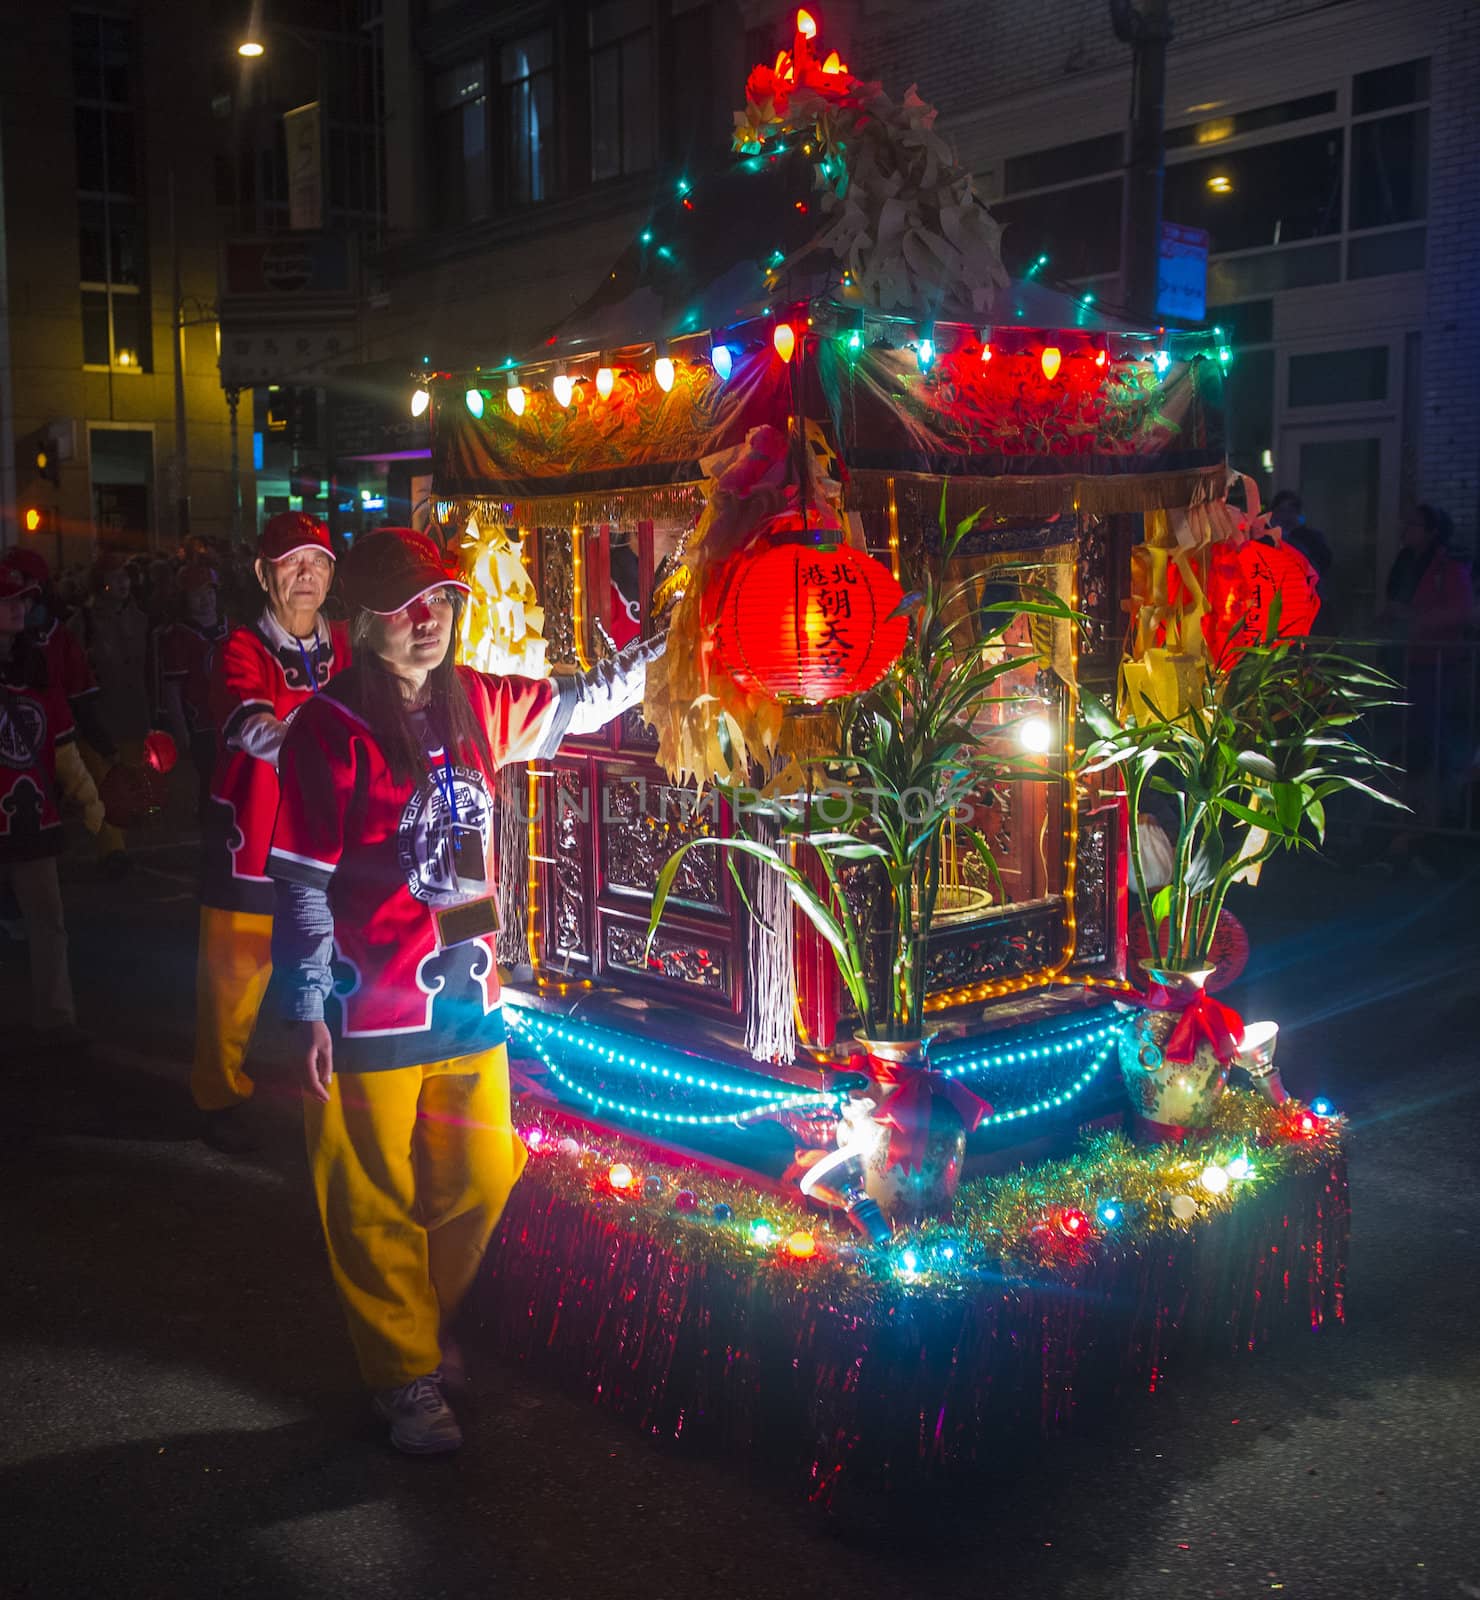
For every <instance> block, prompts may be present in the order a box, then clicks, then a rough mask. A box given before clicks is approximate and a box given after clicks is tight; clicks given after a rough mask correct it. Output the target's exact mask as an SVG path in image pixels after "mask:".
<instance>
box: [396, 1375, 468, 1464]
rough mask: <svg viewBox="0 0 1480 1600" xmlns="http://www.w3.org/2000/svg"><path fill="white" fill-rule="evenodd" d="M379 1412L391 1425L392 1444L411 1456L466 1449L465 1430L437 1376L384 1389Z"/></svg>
mask: <svg viewBox="0 0 1480 1600" xmlns="http://www.w3.org/2000/svg"><path fill="white" fill-rule="evenodd" d="M374 1398H375V1409H376V1410H377V1411H378V1412H379V1413H380V1415H381V1416H382V1417H384V1418H385V1420H386V1421H387V1422H388V1423H390V1425H391V1443H392V1444H393V1445H395V1447H396V1449H397V1450H400V1451H403V1452H404V1453H405V1454H406V1455H408V1456H440V1455H445V1454H446V1453H447V1452H448V1451H449V1450H458V1449H460V1448H461V1447H462V1442H463V1436H462V1429H461V1428H459V1427H458V1425H457V1418H456V1417H455V1416H453V1414H452V1411H451V1408H450V1407H449V1406H448V1404H447V1402H446V1400H445V1399H443V1397H442V1390H441V1388H440V1387H439V1385H438V1383H437V1380H436V1378H435V1377H434V1376H429V1377H425V1378H413V1379H412V1380H411V1382H410V1383H403V1384H402V1385H401V1387H400V1388H399V1389H380V1390H377V1391H376V1394H375V1397H374Z"/></svg>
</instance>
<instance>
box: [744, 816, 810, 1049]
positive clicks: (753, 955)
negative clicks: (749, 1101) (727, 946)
mask: <svg viewBox="0 0 1480 1600" xmlns="http://www.w3.org/2000/svg"><path fill="white" fill-rule="evenodd" d="M773 832H774V829H773V828H772V826H771V825H770V824H768V823H765V822H762V823H760V824H759V828H758V833H759V836H760V837H761V838H763V839H766V841H767V843H774V842H775V841H774V839H773V838H769V837H768V835H770V834H771V833H773ZM752 876H753V888H752V890H751V896H750V901H751V904H752V905H753V906H754V907H755V910H756V918H757V920H756V922H755V923H753V924H752V925H751V929H750V942H749V943H750V948H749V952H748V954H747V957H746V968H747V982H746V985H745V1047H746V1049H747V1050H749V1051H750V1054H751V1056H752V1057H753V1058H754V1059H755V1060H757V1061H793V1060H795V1059H796V1053H797V1026H796V968H795V966H794V965H793V954H792V916H791V896H790V895H788V894H787V892H786V880H785V879H784V878H783V877H782V876H781V874H780V873H779V872H774V871H772V869H771V868H770V867H768V866H766V865H765V864H764V863H763V862H759V861H757V862H756V863H755V870H754V873H753V875H752Z"/></svg>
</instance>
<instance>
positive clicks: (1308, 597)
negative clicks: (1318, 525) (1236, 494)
mask: <svg viewBox="0 0 1480 1600" xmlns="http://www.w3.org/2000/svg"><path fill="white" fill-rule="evenodd" d="M1316 583H1317V578H1316V570H1315V568H1314V567H1313V566H1311V564H1310V562H1309V561H1307V560H1306V559H1305V557H1304V556H1303V555H1301V553H1300V552H1299V551H1298V550H1296V549H1295V548H1294V547H1293V546H1292V545H1288V544H1266V543H1264V542H1263V541H1262V540H1257V539H1251V540H1250V541H1249V542H1248V543H1247V544H1243V545H1239V546H1237V547H1236V548H1235V547H1234V546H1232V545H1229V544H1218V545H1214V546H1213V551H1212V561H1211V563H1210V567H1209V572H1208V612H1207V615H1206V616H1205V617H1204V618H1203V633H1204V635H1205V636H1206V638H1207V641H1208V653H1209V655H1210V656H1211V657H1212V660H1213V663H1214V665H1215V666H1217V667H1219V668H1220V669H1226V668H1228V667H1231V666H1232V665H1233V664H1234V662H1236V661H1237V660H1238V658H1239V657H1240V656H1241V655H1242V654H1243V653H1244V651H1245V650H1247V649H1249V647H1250V646H1251V645H1257V644H1262V643H1263V642H1264V641H1265V639H1266V637H1267V636H1268V634H1269V631H1270V621H1271V616H1272V611H1273V607H1274V602H1275V598H1276V596H1278V597H1279V621H1278V625H1277V627H1276V629H1275V633H1276V637H1278V638H1280V639H1303V638H1305V636H1306V635H1307V634H1309V632H1310V630H1311V627H1312V625H1313V624H1314V622H1315V620H1316V615H1317V613H1318V612H1319V611H1320V609H1321V602H1320V598H1319V596H1318V595H1317V593H1316Z"/></svg>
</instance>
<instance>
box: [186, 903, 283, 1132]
mask: <svg viewBox="0 0 1480 1600" xmlns="http://www.w3.org/2000/svg"><path fill="white" fill-rule="evenodd" d="M271 976H272V918H271V917H267V916H262V915H260V914H258V913H256V912H251V911H222V910H220V909H219V908H218V907H216V906H202V907H201V909H200V954H199V957H198V959H197V962H196V969H195V1065H194V1067H193V1068H192V1070H191V1073H190V1092H191V1094H192V1095H193V1096H194V1097H195V1103H196V1105H197V1106H199V1107H200V1109H201V1110H202V1111H225V1110H226V1109H227V1108H228V1107H230V1106H235V1105H240V1104H241V1102H242V1101H243V1100H247V1099H250V1098H251V1094H252V1080H251V1079H250V1078H249V1077H248V1076H247V1075H246V1073H245V1072H243V1071H242V1063H243V1062H244V1061H245V1060H246V1057H247V1046H248V1045H249V1044H250V1043H251V1042H252V1029H253V1028H254V1027H255V1026H256V1025H257V1013H258V1011H260V1010H261V1009H262V997H263V995H264V994H266V993H267V980H268V979H269V978H270V977H271Z"/></svg>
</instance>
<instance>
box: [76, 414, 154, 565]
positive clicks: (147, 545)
mask: <svg viewBox="0 0 1480 1600" xmlns="http://www.w3.org/2000/svg"><path fill="white" fill-rule="evenodd" d="M88 463H89V469H90V472H91V476H92V502H93V503H92V513H93V526H94V528H95V529H96V530H97V540H98V548H99V549H101V550H121V551H124V552H126V553H128V554H135V553H137V552H139V551H143V550H153V549H154V548H155V546H156V544H157V539H156V537H155V526H154V431H153V429H151V428H111V427H103V426H100V425H98V424H94V425H93V426H92V427H91V428H90V429H89V430H88Z"/></svg>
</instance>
